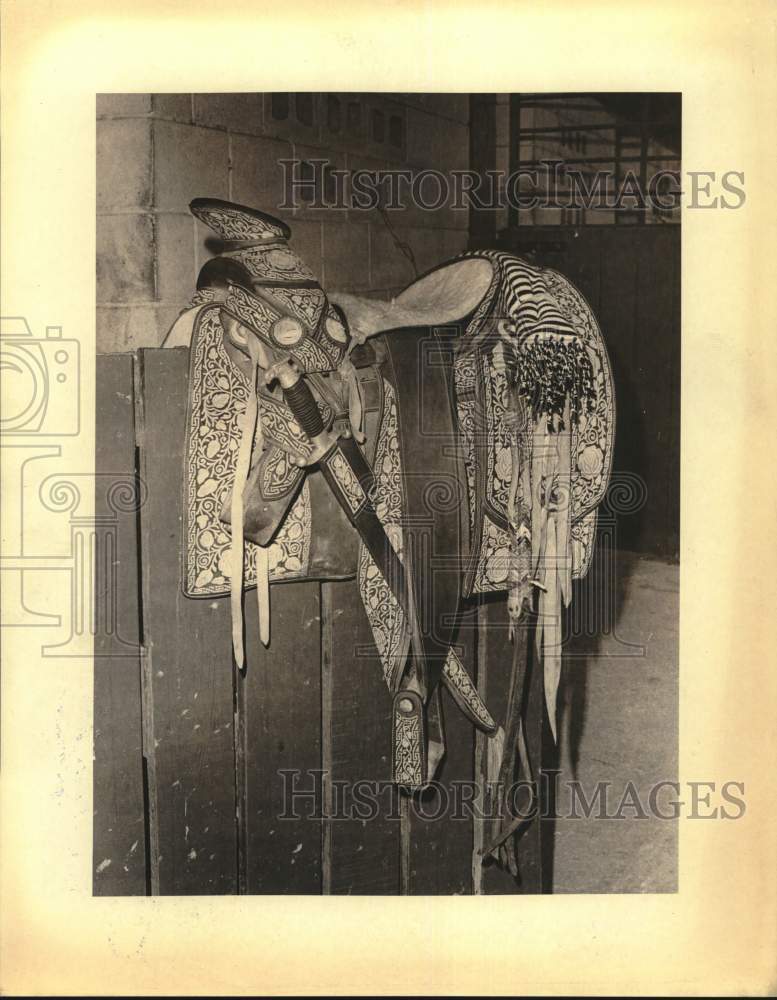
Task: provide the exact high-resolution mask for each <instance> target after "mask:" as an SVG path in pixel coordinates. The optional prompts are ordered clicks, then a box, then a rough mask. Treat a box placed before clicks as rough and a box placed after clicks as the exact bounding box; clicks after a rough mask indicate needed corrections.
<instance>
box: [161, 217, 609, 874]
mask: <svg viewBox="0 0 777 1000" xmlns="http://www.w3.org/2000/svg"><path fill="white" fill-rule="evenodd" d="M191 211H192V212H193V213H194V214H195V215H196V216H197V217H198V218H199V219H201V220H202V221H203V222H205V223H206V224H207V225H208V226H209V227H210V228H211V229H212V230H213V231H214V232H215V233H216V234H217V236H218V237H219V238H220V239H221V241H222V242H223V245H224V251H223V252H222V253H221V254H220V256H218V257H216V258H215V259H213V260H211V261H209V262H208V263H207V264H206V265H205V266H204V267H203V268H202V271H201V273H200V276H199V279H198V283H197V293H196V295H195V297H194V300H193V302H192V306H191V308H189V309H188V310H186V311H185V312H184V313H183V314H182V315H181V316H180V317H179V319H178V320H177V321H176V323H175V324H174V326H173V328H172V330H171V331H170V334H169V335H168V338H167V339H166V343H165V346H179V345H184V344H188V345H189V347H190V385H189V410H188V418H187V446H186V458H185V468H184V491H185V503H184V511H185V516H184V528H183V530H184V545H183V565H182V586H183V590H184V593H185V594H186V595H187V596H189V597H192V598H198V597H218V596H226V595H230V598H231V602H232V614H233V648H234V654H235V661H236V664H237V666H238V667H242V666H243V665H244V660H245V653H244V649H243V619H242V606H243V599H244V591H250V590H252V589H255V591H256V599H257V600H258V604H259V616H260V634H261V639H262V641H263V642H265V643H267V642H269V641H270V628H269V625H270V621H269V620H270V600H269V586H270V583H272V582H278V581H283V580H292V579H337V578H344V577H349V576H353V575H355V576H356V578H357V580H358V585H359V591H360V594H361V597H362V601H363V604H364V608H365V611H366V614H367V617H368V619H369V622H370V626H371V628H372V632H373V636H374V639H375V646H376V652H377V656H378V657H379V659H380V663H381V666H382V670H383V675H384V677H385V680H386V683H387V685H388V688H389V690H390V692H391V693H392V696H393V705H394V710H393V724H392V733H391V741H392V748H393V753H392V760H393V775H394V780H395V781H396V782H397V783H398V784H399V785H401V786H403V787H405V788H409V789H417V788H422V787H424V786H425V785H426V784H427V783H428V782H429V781H431V780H432V778H433V777H434V774H435V772H436V769H437V767H438V765H439V762H440V760H441V759H442V756H443V755H444V751H445V744H444V736H443V723H442V709H441V704H440V699H439V691H440V686H441V685H444V686H446V687H447V688H448V690H449V691H450V693H451V694H452V695H453V697H454V699H455V701H456V703H457V705H458V706H459V707H460V708H461V709H462V711H464V712H465V714H466V715H467V716H468V718H469V719H470V720H471V721H472V723H473V724H474V725H475V726H477V727H478V728H479V729H481V730H482V731H483V732H484V733H486V734H487V736H488V738H489V754H488V759H489V763H490V768H489V771H490V774H489V777H490V778H491V779H493V780H494V781H495V782H496V781H499V782H501V783H503V784H504V783H505V782H506V781H507V780H508V779H510V778H511V777H514V775H515V773H516V766H517V767H518V768H523V771H524V772H526V771H528V770H530V764H529V762H528V759H527V754H526V746H525V740H524V738H523V730H522V722H521V710H520V705H521V701H522V684H523V677H524V674H525V659H526V657H525V647H524V649H523V654H524V655H523V656H519V655H518V653H517V652H516V657H515V661H516V662H515V665H514V674H515V676H514V683H513V685H512V688H511V698H510V709H509V711H508V721H507V723H506V726H505V728H504V729H502V728H499V727H497V726H496V724H495V722H494V720H493V718H492V717H491V715H490V713H489V711H488V709H487V707H486V706H485V705H484V704H483V702H482V700H481V699H480V696H479V695H478V692H477V690H476V687H475V685H474V684H473V682H472V680H471V678H470V677H469V675H468V674H467V672H466V670H465V669H464V667H463V665H462V663H461V660H460V659H459V657H458V656H457V654H456V649H455V639H456V631H455V630H456V613H457V610H458V608H459V605H460V602H461V600H462V598H467V597H469V596H471V595H474V594H479V593H485V592H492V591H505V592H506V593H507V595H508V596H507V599H508V608H509V612H510V620H511V631H512V630H513V628H517V626H519V624H521V623H522V622H523V620H524V619H525V618H527V617H528V616H534V617H536V628H535V641H536V644H537V650H538V652H539V654H540V655H541V656H542V658H543V660H544V672H545V690H546V700H547V705H548V711H549V716H550V719H551V725H552V727H553V732H554V735H555V701H556V693H557V688H558V681H559V675H560V666H561V612H562V608H563V607H564V606H565V605H567V604H568V603H569V600H570V598H571V581H572V579H574V578H577V577H581V576H583V575H584V574H585V572H586V571H587V569H588V566H589V564H590V560H591V554H592V547H593V541H594V533H595V528H596V508H597V505H598V504H599V503H600V501H601V500H602V498H603V496H604V493H605V491H606V488H607V483H608V478H609V473H610V464H611V456H612V438H613V429H614V396H613V387H612V375H611V370H610V365H609V362H608V359H607V354H606V350H605V347H604V344H603V341H602V338H601V334H600V332H599V329H598V327H597V324H596V321H595V319H594V317H593V315H592V314H591V311H590V309H589V307H588V305H587V304H586V302H585V301H584V299H583V298H582V296H581V295H580V294H579V293H578V292H577V291H576V289H574V288H573V286H572V285H571V284H570V283H569V282H568V281H567V280H566V279H565V278H564V277H563V276H562V275H560V274H558V273H556V272H554V271H551V270H547V269H539V268H536V267H533V266H531V265H529V264H527V263H525V262H524V261H522V260H520V259H519V258H516V257H514V256H512V255H510V254H506V253H501V252H491V251H476V252H472V253H468V254H464V255H462V256H461V257H459V258H456V259H455V260H453V261H449V262H447V263H445V264H442V265H440V266H439V267H437V268H435V269H434V270H433V271H431V272H429V273H428V274H426V275H424V276H422V277H421V278H419V279H418V280H417V281H415V282H414V283H413V284H411V285H410V286H409V287H408V288H407V289H405V291H404V292H402V293H401V294H400V295H399V296H397V298H396V299H395V300H394V301H393V302H391V303H383V302H377V301H375V300H367V299H357V298H354V297H352V296H347V295H341V296H339V297H336V298H337V304H335V303H333V302H332V301H330V300H329V299H328V298H327V296H326V295H325V293H324V292H323V290H322V289H321V287H320V285H319V284H318V282H317V281H316V279H315V277H314V276H313V274H312V273H311V272H310V271H309V270H308V269H307V267H306V266H305V265H304V264H303V263H302V261H300V259H299V258H298V257H297V256H296V254H294V252H293V251H292V249H291V248H290V246H289V244H288V241H289V239H290V231H289V229H288V227H287V226H286V225H285V224H284V223H283V222H280V221H278V220H277V219H274V218H272V217H270V216H267V215H265V214H263V213H261V212H258V211H255V210H253V209H250V208H246V207H244V206H240V205H234V204H231V203H227V202H221V201H216V200H211V199H198V200H196V201H194V202H192V205H191ZM379 334H381V335H382V336H378V335H379ZM373 338H374V339H373ZM516 649H517V647H516ZM516 760H517V761H518V764H517V765H516V763H515V762H516ZM512 832H514V825H512V824H510V823H502V824H501V825H499V826H498V828H497V830H496V834H495V837H494V840H493V842H492V844H491V845H489V847H488V849H487V852H488V853H492V854H493V855H494V856H495V857H497V859H498V860H500V861H502V862H503V863H505V864H507V865H508V867H511V868H512V867H513V866H514V852H512V851H511V849H510V847H509V844H510V839H511V838H510V834H511V833H512Z"/></svg>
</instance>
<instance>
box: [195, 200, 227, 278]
mask: <svg viewBox="0 0 777 1000" xmlns="http://www.w3.org/2000/svg"><path fill="white" fill-rule="evenodd" d="M192 218H194V216H192ZM220 248H221V243H220V242H219V240H218V237H217V236H216V234H215V233H214V232H213V230H212V229H209V228H208V226H206V225H205V223H204V222H200V220H199V219H194V255H195V267H196V271H197V274H199V273H200V268H201V267H202V265H203V264H204V263H205V262H206V261H208V260H210V259H211V258H212V257H215V256H217V255H218V254H219V253H220V252H221V249H220ZM193 292H194V286H192V293H193Z"/></svg>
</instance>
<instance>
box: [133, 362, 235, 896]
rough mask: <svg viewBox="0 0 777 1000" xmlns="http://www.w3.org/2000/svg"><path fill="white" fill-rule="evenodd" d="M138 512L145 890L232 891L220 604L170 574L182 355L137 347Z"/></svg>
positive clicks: (229, 708) (225, 613)
mask: <svg viewBox="0 0 777 1000" xmlns="http://www.w3.org/2000/svg"><path fill="white" fill-rule="evenodd" d="M141 365H142V371H141V377H142V383H141V384H142V401H141V402H142V408H141V411H140V413H141V418H140V422H141V425H142V436H141V454H142V462H141V473H142V475H143V476H144V478H145V482H146V487H147V491H148V498H147V501H146V503H145V504H144V506H143V508H142V509H141V543H142V566H143V622H144V632H145V647H146V657H145V662H144V695H145V705H146V720H145V721H146V726H145V734H144V735H145V750H146V755H147V757H148V770H149V784H150V788H149V800H150V840H151V876H152V889H153V891H154V892H155V893H160V894H163V895H165V894H178V895H183V894H214V893H233V892H236V891H237V828H236V817H235V760H234V754H235V751H234V733H233V669H232V656H231V639H230V636H231V628H230V614H229V601H228V599H227V598H220V599H218V600H210V599H208V600H192V599H190V598H187V597H184V595H183V593H182V591H181V582H180V556H181V517H182V494H183V490H182V476H183V449H184V437H185V422H186V392H187V374H188V351H186V350H179V349H174V350H146V351H143V352H141Z"/></svg>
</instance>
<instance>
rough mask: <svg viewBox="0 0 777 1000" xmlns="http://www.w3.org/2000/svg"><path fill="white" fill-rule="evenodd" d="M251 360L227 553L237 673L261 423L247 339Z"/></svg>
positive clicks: (265, 627)
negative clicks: (247, 527)
mask: <svg viewBox="0 0 777 1000" xmlns="http://www.w3.org/2000/svg"><path fill="white" fill-rule="evenodd" d="M248 349H249V353H250V357H251V379H250V386H249V392H248V396H247V399H246V409H245V413H244V414H243V420H242V425H243V428H242V433H241V436H240V445H239V448H238V454H237V466H236V468H235V482H234V484H233V486H232V503H231V509H230V516H231V521H232V524H231V528H232V548H231V552H230V563H231V567H230V570H231V572H230V609H231V614H232V649H233V651H234V656H235V663H236V665H237V668H238V669H239V670H242V669H243V667H244V666H245V649H244V646H243V626H244V622H243V571H244V558H245V535H244V506H245V500H244V494H245V488H246V483H247V482H248V476H249V473H250V470H251V453H252V450H253V448H254V446H255V445H256V447H257V448H258V449H259V450H261V447H262V440H261V439H262V429H261V428H262V424H261V420H260V419H259V397H258V394H257V391H256V379H257V374H258V371H259V350H258V343H257V342H256V340H255V339H254V338H253V337H251V338H249V340H248ZM268 554H269V553H268V549H267V547H266V546H263V545H257V551H256V596H257V602H258V610H259V638H260V639H261V641H262V643H263V644H264V645H265V646H267V645H268V644H269V642H270V566H269V558H268Z"/></svg>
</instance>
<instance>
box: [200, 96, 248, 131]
mask: <svg viewBox="0 0 777 1000" xmlns="http://www.w3.org/2000/svg"><path fill="white" fill-rule="evenodd" d="M193 96H194V121H195V123H196V124H198V125H207V126H209V127H210V128H222V129H229V130H230V131H232V132H248V133H250V134H251V135H261V134H262V132H263V129H264V109H263V108H264V94H194V95H193Z"/></svg>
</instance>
